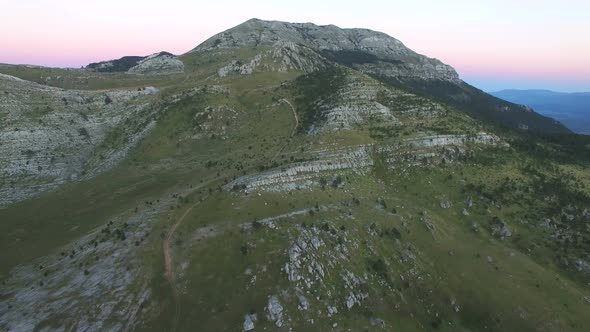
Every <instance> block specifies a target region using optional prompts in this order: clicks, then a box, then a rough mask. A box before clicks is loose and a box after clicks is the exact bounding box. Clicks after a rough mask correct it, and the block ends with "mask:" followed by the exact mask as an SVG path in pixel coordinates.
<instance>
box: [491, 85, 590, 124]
mask: <svg viewBox="0 0 590 332" xmlns="http://www.w3.org/2000/svg"><path fill="white" fill-rule="evenodd" d="M491 94H492V95H494V96H496V97H498V98H502V99H504V100H508V101H510V102H513V103H517V104H522V105H527V106H528V107H531V108H533V109H534V110H535V111H537V112H539V113H541V114H543V115H545V116H549V117H552V118H554V119H557V120H558V121H560V122H562V123H563V124H565V125H566V126H568V128H570V129H571V130H573V131H575V132H577V133H579V134H586V135H588V134H590V93H588V92H586V93H584V92H580V93H563V92H555V91H549V90H502V91H497V92H491Z"/></svg>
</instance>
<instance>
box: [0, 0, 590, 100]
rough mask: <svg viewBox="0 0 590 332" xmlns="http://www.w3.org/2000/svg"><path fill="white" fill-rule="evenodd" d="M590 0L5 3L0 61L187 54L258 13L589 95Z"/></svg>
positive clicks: (503, 78) (488, 74)
mask: <svg viewBox="0 0 590 332" xmlns="http://www.w3.org/2000/svg"><path fill="white" fill-rule="evenodd" d="M589 3H590V2H587V1H582V0H570V1H562V2H554V1H548V0H547V1H543V0H541V1H532V0H521V1H518V2H515V1H508V0H495V1H493V2H492V1H476V0H447V1H436V0H431V1H428V0H418V1H413V2H412V3H410V2H408V1H391V0H389V1H385V0H374V1H372V0H364V1H362V2H359V1H358V0H357V1H347V0H341V1H322V2H318V1H312V0H300V1H297V2H293V1H279V0H274V1H271V0H257V1H255V0H251V1H237V0H236V1H222V0H219V1H216V2H215V3H213V4H211V3H210V2H205V1H194V0H192V1H189V0H169V1H166V2H164V1H155V0H143V1H139V0H127V1H121V0H102V1H100V2H81V1H74V0H54V1H44V0H28V1H20V2H11V3H9V4H3V5H2V7H3V8H2V10H1V12H0V62H2V63H28V64H38V65H45V66H59V67H65V66H67V67H80V66H82V65H86V64H88V63H90V62H95V61H101V60H108V59H113V58H119V57H121V56H124V55H147V54H150V53H153V52H157V51H162V50H165V51H169V52H172V53H175V54H182V53H184V52H186V51H188V50H190V49H192V48H193V47H195V46H196V45H198V44H199V43H200V42H202V41H203V40H205V39H206V38H208V37H210V36H211V35H213V34H215V33H217V32H220V31H223V30H225V29H227V28H230V27H232V26H234V25H237V24H239V23H241V22H243V21H245V20H247V19H249V18H252V17H258V18H261V19H276V20H285V21H293V22H314V23H317V24H336V25H338V26H341V27H366V28H370V29H374V30H379V31H383V32H385V33H388V34H390V35H392V36H394V37H396V38H398V39H400V40H401V41H402V42H404V43H405V44H406V46H408V47H410V48H412V49H414V50H415V51H417V52H419V53H422V54H425V55H428V56H431V57H436V58H439V59H441V60H442V61H444V62H446V63H448V64H450V65H452V66H453V67H455V68H456V69H457V70H458V71H459V74H460V75H461V76H462V77H463V78H464V79H465V80H467V81H468V82H473V83H477V84H476V85H477V86H479V87H481V88H483V89H487V90H493V89H497V88H510V87H530V88H543V87H545V88H552V89H557V90H564V91H575V90H588V91H590V20H589V19H588V16H587V15H590V4H589ZM540 85H543V86H540Z"/></svg>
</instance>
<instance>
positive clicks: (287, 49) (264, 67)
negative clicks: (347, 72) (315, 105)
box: [217, 40, 327, 78]
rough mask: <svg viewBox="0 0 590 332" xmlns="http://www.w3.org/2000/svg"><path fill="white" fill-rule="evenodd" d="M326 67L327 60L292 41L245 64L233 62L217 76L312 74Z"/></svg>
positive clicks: (279, 42) (258, 55)
mask: <svg viewBox="0 0 590 332" xmlns="http://www.w3.org/2000/svg"><path fill="white" fill-rule="evenodd" d="M326 66H327V61H326V59H324V58H323V57H321V56H320V55H318V54H317V53H315V52H314V51H312V50H310V49H308V48H306V47H303V46H300V45H297V44H295V43H293V42H290V41H285V40H279V41H277V42H276V43H275V44H274V45H273V46H272V48H270V49H268V50H265V51H262V52H261V53H259V54H257V55H255V56H254V57H253V58H251V59H249V60H247V61H245V62H242V61H239V60H233V61H232V62H230V63H229V64H227V65H225V66H223V67H221V68H219V70H218V71H217V74H218V75H219V77H222V78H223V77H226V76H228V75H231V74H238V75H250V74H252V73H254V72H255V71H278V72H287V71H290V70H296V71H301V72H304V73H311V72H314V71H316V70H319V69H322V68H325V67H326Z"/></svg>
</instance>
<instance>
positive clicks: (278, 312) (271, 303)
mask: <svg viewBox="0 0 590 332" xmlns="http://www.w3.org/2000/svg"><path fill="white" fill-rule="evenodd" d="M266 317H267V318H268V320H270V321H271V322H274V323H275V325H276V326H277V327H281V326H283V306H282V305H281V303H280V302H279V298H278V297H277V296H276V295H273V296H271V297H270V299H269V300H268V305H267V306H266Z"/></svg>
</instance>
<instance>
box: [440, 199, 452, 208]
mask: <svg viewBox="0 0 590 332" xmlns="http://www.w3.org/2000/svg"><path fill="white" fill-rule="evenodd" d="M440 207H441V208H443V209H450V208H451V202H449V201H442V202H440Z"/></svg>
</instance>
